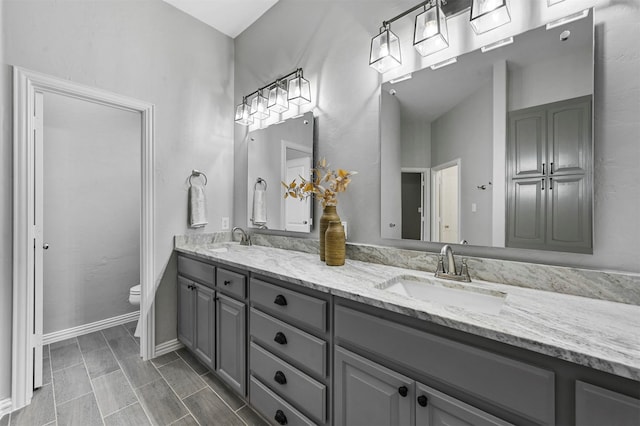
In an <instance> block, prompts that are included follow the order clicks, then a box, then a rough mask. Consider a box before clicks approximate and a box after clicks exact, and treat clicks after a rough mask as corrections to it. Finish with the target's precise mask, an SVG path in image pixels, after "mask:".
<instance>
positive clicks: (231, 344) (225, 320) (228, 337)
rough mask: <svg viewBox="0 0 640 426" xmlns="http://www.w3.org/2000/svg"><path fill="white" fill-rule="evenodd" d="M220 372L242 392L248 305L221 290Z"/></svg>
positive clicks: (217, 310) (218, 355) (218, 352)
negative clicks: (225, 294)
mask: <svg viewBox="0 0 640 426" xmlns="http://www.w3.org/2000/svg"><path fill="white" fill-rule="evenodd" d="M216 308H217V309H216V312H217V321H216V327H217V329H216V340H217V344H216V348H217V350H216V355H217V359H218V363H217V368H216V372H217V373H218V375H219V376H220V377H221V378H222V379H223V380H224V381H225V382H227V384H229V386H231V387H232V388H233V389H234V390H235V391H236V392H238V393H239V394H241V395H244V394H245V383H246V357H245V354H246V336H247V334H246V331H245V330H246V320H245V318H246V315H247V314H246V310H247V309H246V306H245V304H244V303H242V302H239V301H237V300H234V299H232V298H231V297H227V296H224V295H222V294H220V295H219V296H218V298H217V301H216Z"/></svg>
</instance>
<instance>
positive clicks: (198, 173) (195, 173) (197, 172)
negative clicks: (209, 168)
mask: <svg viewBox="0 0 640 426" xmlns="http://www.w3.org/2000/svg"><path fill="white" fill-rule="evenodd" d="M194 176H195V177H202V178H203V179H204V186H207V182H208V180H207V175H205V174H204V172H201V171H200V170H196V169H193V170H191V176H189V185H191V178H193V177H194Z"/></svg>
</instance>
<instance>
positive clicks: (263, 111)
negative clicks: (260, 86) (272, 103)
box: [251, 90, 269, 120]
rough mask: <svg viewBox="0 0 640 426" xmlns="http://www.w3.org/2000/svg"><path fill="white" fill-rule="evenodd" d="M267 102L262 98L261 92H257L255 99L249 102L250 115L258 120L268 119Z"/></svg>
mask: <svg viewBox="0 0 640 426" xmlns="http://www.w3.org/2000/svg"><path fill="white" fill-rule="evenodd" d="M267 102H268V100H267V98H265V97H264V96H262V90H260V91H258V94H257V95H256V97H255V98H253V99H252V100H251V115H253V116H254V117H255V118H257V119H259V120H262V119H263V118H267V117H269V109H268V108H267Z"/></svg>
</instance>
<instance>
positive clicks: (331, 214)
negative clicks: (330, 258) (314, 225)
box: [319, 206, 340, 261]
mask: <svg viewBox="0 0 640 426" xmlns="http://www.w3.org/2000/svg"><path fill="white" fill-rule="evenodd" d="M336 221H337V222H340V216H338V212H337V211H336V206H325V208H324V209H323V210H322V216H320V235H319V237H320V260H322V261H324V260H325V256H324V251H325V233H326V232H327V228H328V227H329V222H336Z"/></svg>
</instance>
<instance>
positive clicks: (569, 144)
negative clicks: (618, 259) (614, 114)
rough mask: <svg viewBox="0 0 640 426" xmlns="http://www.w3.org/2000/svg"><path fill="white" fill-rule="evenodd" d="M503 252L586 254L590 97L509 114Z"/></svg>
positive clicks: (589, 208)
mask: <svg viewBox="0 0 640 426" xmlns="http://www.w3.org/2000/svg"><path fill="white" fill-rule="evenodd" d="M507 148H508V155H507V158H508V167H507V185H508V191H507V241H506V245H507V247H519V248H529V249H541V250H558V251H571V252H578V253H590V252H591V251H592V238H591V228H592V223H591V211H592V196H591V194H592V176H591V175H592V165H591V164H592V162H593V160H592V138H591V96H585V97H581V98H575V99H569V100H566V101H562V102H555V103H552V104H546V105H540V106H536V107H532V108H526V109H523V110H519V111H513V112H511V113H510V114H509V141H508V147H507Z"/></svg>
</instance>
